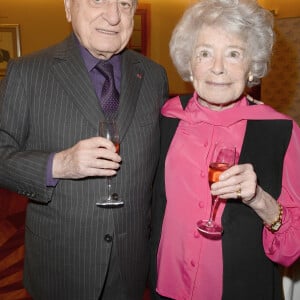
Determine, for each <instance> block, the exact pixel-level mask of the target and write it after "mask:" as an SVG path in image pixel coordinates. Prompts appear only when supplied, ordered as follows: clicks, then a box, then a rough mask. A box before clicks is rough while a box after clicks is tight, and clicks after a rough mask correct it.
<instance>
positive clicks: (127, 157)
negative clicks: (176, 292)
mask: <svg viewBox="0 0 300 300" xmlns="http://www.w3.org/2000/svg"><path fill="white" fill-rule="evenodd" d="M64 4H65V11H66V17H67V20H68V21H69V22H71V23H72V27H73V33H72V34H71V36H69V37H68V38H67V39H66V40H65V41H63V42H62V43H60V44H58V45H55V46H53V47H51V48H48V49H45V50H42V51H39V52H38V53H35V54H33V55H30V56H26V57H22V58H21V59H19V60H16V61H11V62H10V64H9V66H8V70H7V75H6V78H5V79H4V83H3V84H2V85H1V89H2V90H1V91H0V97H1V98H0V101H1V102H0V107H1V111H0V119H1V123H0V162H1V163H0V182H1V185H2V186H3V187H5V188H8V189H11V190H13V191H16V192H18V193H20V194H22V195H26V196H27V197H28V198H29V199H30V201H29V205H28V207H27V218H26V241H25V249H26V253H25V270H24V284H25V287H26V288H27V290H28V291H29V293H30V294H31V295H32V297H33V298H34V299H38V300H39V299H40V300H48V299H49V300H54V299H55V300H68V299H70V300H75V299H80V300H94V299H95V300H97V299H103V300H107V299H109V300H111V299H117V300H120V299H128V300H134V299H141V298H142V295H143V292H144V289H145V285H146V278H147V273H148V256H149V253H148V251H149V249H148V248H149V247H148V242H149V241H148V237H149V221H150V220H149V219H150V215H149V211H150V197H151V187H152V181H153V176H154V172H155V169H156V165H157V161H158V155H159V126H158V121H159V111H160V108H161V106H162V104H163V102H164V100H165V99H166V98H167V94H168V84H167V78H166V72H165V70H164V69H163V68H162V67H161V66H160V65H158V64H156V63H154V62H153V61H151V60H149V59H147V58H146V57H144V56H142V55H140V54H138V53H136V52H134V51H131V50H128V49H125V47H126V45H127V43H128V41H129V39H130V36H131V33H132V30H133V16H134V13H135V9H136V6H137V1H136V0H121V1H120V0H100V1H99V0H98V1H96V0H65V1H64ZM101 65H106V66H107V65H109V70H110V71H109V72H110V75H109V76H108V75H107V74H102V71H101V70H99V69H100V67H99V66H101ZM108 78H109V79H108ZM105 81H108V82H109V83H110V84H112V85H114V86H115V89H116V90H117V94H119V97H117V98H118V99H115V100H117V103H114V112H113V118H114V119H115V121H116V122H117V126H118V127H119V132H120V143H121V152H120V154H117V153H116V150H115V147H114V145H113V144H112V142H111V141H109V140H107V139H105V138H102V137H98V136H97V135H98V124H99V121H101V120H105V119H107V118H108V117H109V118H110V117H111V116H108V115H107V111H106V109H104V108H103V106H102V100H103V99H102V98H103V96H102V87H103V86H104V85H106V83H105ZM115 89H114V90H115ZM107 176H111V178H112V183H111V184H112V186H113V189H114V191H115V192H116V193H117V194H119V195H121V197H122V201H123V202H124V205H123V206H116V207H114V208H111V207H107V208H105V207H101V206H97V205H96V203H97V202H98V201H99V199H100V198H101V196H103V195H104V193H105V191H106V177H107Z"/></svg>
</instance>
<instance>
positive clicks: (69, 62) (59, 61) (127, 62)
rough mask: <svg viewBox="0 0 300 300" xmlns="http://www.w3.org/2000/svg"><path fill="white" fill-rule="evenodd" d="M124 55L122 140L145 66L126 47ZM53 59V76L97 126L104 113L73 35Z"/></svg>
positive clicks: (134, 107)
mask: <svg viewBox="0 0 300 300" xmlns="http://www.w3.org/2000/svg"><path fill="white" fill-rule="evenodd" d="M121 55H122V60H121V61H122V62H121V64H122V65H121V72H122V75H121V76H122V77H121V95H120V104H119V105H120V106H119V113H118V120H117V122H118V126H119V128H120V139H121V140H122V138H123V137H124V136H125V134H126V132H127V130H128V127H129V125H130V124H131V122H132V119H133V116H134V114H135V110H136V105H137V101H138V98H139V93H140V89H141V86H142V82H143V77H144V69H143V66H142V64H141V62H140V60H139V58H138V56H137V55H134V53H133V52H132V51H127V50H125V51H124V52H123V53H122V54H121ZM54 58H55V62H54V63H53V66H52V72H53V74H54V76H55V77H56V78H57V80H58V81H59V82H60V83H61V86H62V87H63V89H64V90H65V91H66V92H67V93H68V95H70V97H71V98H72V100H73V102H74V104H75V105H76V106H77V108H78V109H79V111H81V112H82V114H83V115H84V116H85V118H86V119H87V120H88V121H89V122H90V124H91V125H92V126H93V127H94V128H96V129H98V123H99V120H101V119H102V120H104V115H103V113H102V111H101V109H100V105H99V100H98V98H97V96H96V93H95V91H94V88H93V86H92V83H91V81H90V78H89V76H88V72H87V70H86V67H85V65H84V62H83V60H82V57H81V55H80V51H79V49H78V46H77V45H76V42H75V40H74V37H73V36H72V35H71V36H70V37H69V38H68V39H67V40H66V41H64V42H63V43H62V44H60V45H59V47H57V48H56V50H55V53H54Z"/></svg>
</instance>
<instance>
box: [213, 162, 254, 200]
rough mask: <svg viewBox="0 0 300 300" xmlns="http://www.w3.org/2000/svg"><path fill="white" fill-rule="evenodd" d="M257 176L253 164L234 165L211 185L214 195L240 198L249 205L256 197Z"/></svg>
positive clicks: (224, 197)
mask: <svg viewBox="0 0 300 300" xmlns="http://www.w3.org/2000/svg"><path fill="white" fill-rule="evenodd" d="M256 189H257V177H256V173H255V172H254V169H253V166H252V165H251V164H241V165H234V166H232V167H231V168H229V169H228V170H226V171H224V172H223V173H222V174H221V175H220V177H219V181H218V182H216V183H214V184H212V185H211V193H212V195H215V196H219V197H220V198H222V199H229V198H233V199H240V200H242V201H243V202H244V203H245V204H247V205H249V204H250V203H251V202H252V201H253V200H254V198H255V195H256Z"/></svg>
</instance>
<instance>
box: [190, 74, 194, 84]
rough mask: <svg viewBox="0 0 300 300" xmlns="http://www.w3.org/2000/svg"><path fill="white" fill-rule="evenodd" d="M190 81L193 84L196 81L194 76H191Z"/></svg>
mask: <svg viewBox="0 0 300 300" xmlns="http://www.w3.org/2000/svg"><path fill="white" fill-rule="evenodd" d="M190 81H191V82H193V81H194V76H193V75H192V74H191V75H190Z"/></svg>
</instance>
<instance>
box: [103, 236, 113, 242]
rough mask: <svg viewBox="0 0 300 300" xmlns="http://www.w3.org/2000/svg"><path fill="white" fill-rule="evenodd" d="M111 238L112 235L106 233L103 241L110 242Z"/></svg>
mask: <svg viewBox="0 0 300 300" xmlns="http://www.w3.org/2000/svg"><path fill="white" fill-rule="evenodd" d="M112 240H113V237H112V236H111V235H110V234H106V235H105V236H104V241H105V242H107V243H111V242H112Z"/></svg>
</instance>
